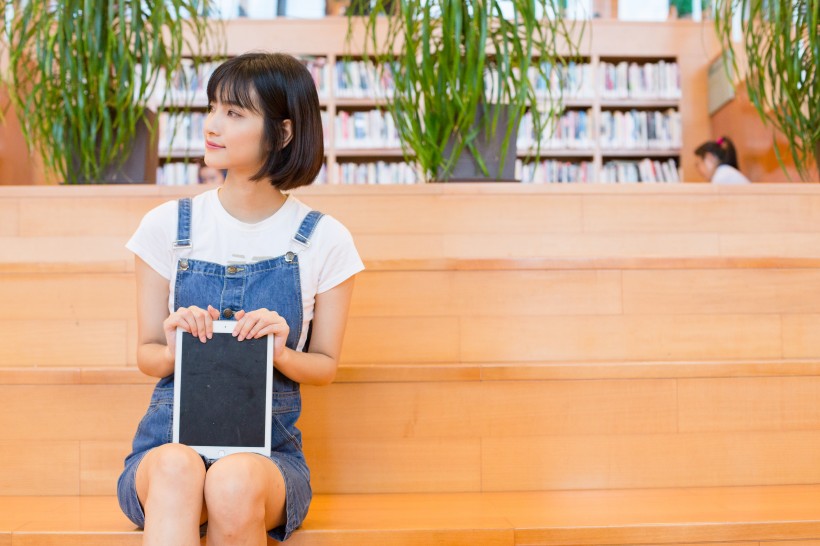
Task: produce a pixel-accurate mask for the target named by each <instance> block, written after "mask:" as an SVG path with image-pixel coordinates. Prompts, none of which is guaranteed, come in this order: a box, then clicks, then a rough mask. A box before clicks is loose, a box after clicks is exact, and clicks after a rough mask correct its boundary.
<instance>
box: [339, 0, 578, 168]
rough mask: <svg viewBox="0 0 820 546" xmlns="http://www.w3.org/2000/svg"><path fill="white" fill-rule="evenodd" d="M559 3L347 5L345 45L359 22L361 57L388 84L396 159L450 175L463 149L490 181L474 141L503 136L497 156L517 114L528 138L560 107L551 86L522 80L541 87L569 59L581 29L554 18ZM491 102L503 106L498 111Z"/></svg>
mask: <svg viewBox="0 0 820 546" xmlns="http://www.w3.org/2000/svg"><path fill="white" fill-rule="evenodd" d="M563 5H564V2H563V1H562V0H508V1H506V2H502V1H499V0H424V1H418V0H351V5H350V7H349V12H348V13H349V14H351V15H350V18H349V20H348V22H349V26H348V45H349V46H353V45H354V44H353V42H352V40H353V38H354V36H360V34H359V33H358V32H357V31H358V27H359V26H360V25H364V43H363V44H359V45H360V47H361V49H362V50H363V52H364V53H363V57H364V59H365V60H366V61H370V62H373V63H374V64H375V65H376V67H377V69H378V70H380V71H382V74H381V76H382V77H385V76H387V79H392V81H393V82H394V84H395V93H394V94H393V95H392V96H388V97H387V108H388V109H389V110H390V113H391V115H392V116H393V119H394V121H395V124H396V129H397V131H398V133H399V137H400V139H401V141H402V147H403V149H404V152H405V156H406V157H407V159H408V160H409V161H415V162H416V163H417V164H418V165H419V166H420V168H421V169H422V170H423V171H424V175H425V177H426V178H427V179H428V180H432V179H440V180H441V179H443V180H446V179H448V178H450V175H451V173H452V168H453V166H454V165H455V163H456V161H457V160H458V158H459V157H460V156H461V154H462V152H464V150H468V151H469V153H470V154H471V155H472V157H473V158H474V159H475V162H476V163H477V164H478V165H479V166H480V168H481V170H482V172H483V173H484V175H485V176H487V177H493V176H499V174H500V173H490V172H489V171H488V170H487V166H486V165H485V161H484V157H483V156H482V153H481V151H480V149H479V145H478V142H479V138H483V137H485V136H486V135H490V134H493V133H495V132H496V131H498V130H500V131H503V132H504V139H503V143H502V145H501V147H502V149H501V154H500V157H501V158H503V157H504V156H505V155H506V153H507V150H508V147H509V145H510V137H511V135H512V134H513V132H514V131H515V130H516V127H517V124H518V121H519V120H520V118H521V116H522V115H523V114H524V113H525V112H526V111H529V112H530V113H531V114H532V120H533V129H534V131H535V134H536V135H541V134H542V133H544V132H545V131H548V130H549V129H550V128H551V127H553V126H554V122H555V120H556V118H557V116H558V114H560V112H561V110H562V105H561V102H562V93H561V89H560V86H559V88H558V89H552V88H550V87H549V86H548V87H547V89H546V96H540V97H539V95H538V94H537V93H536V81H534V79H535V78H532V76H533V74H534V75H535V76H536V77H539V76H540V77H541V78H543V79H545V80H546V81H547V82H549V81H550V72H551V71H552V70H554V69H556V68H557V67H560V66H562V65H565V64H566V62H567V60H568V59H572V58H575V57H577V56H578V54H579V47H578V44H579V42H580V41H581V39H582V37H583V33H584V29H585V24H584V23H583V22H580V21H575V20H569V19H566V18H564V17H563V15H562V13H563V9H564V6H563ZM356 13H366V14H368V15H367V16H365V17H363V18H360V17H357V16H355V15H353V14H356ZM384 72H389V74H384ZM496 105H504V106H505V108H506V113H505V114H502V112H503V111H504V109H503V108H497V107H495V106H496ZM487 113H490V115H487ZM477 119H479V121H478V122H477ZM499 120H501V122H500V121H499ZM537 142H538V143H539V145H538V148H537V149H536V150H535V157H536V159H537V157H538V156H539V155H540V139H537ZM501 169H503V161H502V165H501Z"/></svg>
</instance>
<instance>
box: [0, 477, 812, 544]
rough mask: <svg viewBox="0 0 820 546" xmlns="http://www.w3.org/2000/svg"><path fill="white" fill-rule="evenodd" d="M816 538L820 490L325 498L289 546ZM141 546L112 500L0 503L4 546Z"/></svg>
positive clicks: (5, 500)
mask: <svg viewBox="0 0 820 546" xmlns="http://www.w3.org/2000/svg"><path fill="white" fill-rule="evenodd" d="M818 537H820V486H816V485H811V486H772V487H740V488H731V487H727V488H677V489H649V490H605V491H550V492H501V493H434V494H429V493H428V494H424V493H417V494H413V493H404V494H392V495H379V494H371V495H341V494H339V495H317V496H316V497H315V498H314V500H313V503H312V505H311V508H310V513H309V514H308V517H307V520H306V521H305V523H304V525H303V527H302V529H300V530H298V531H297V532H296V533H295V534H294V535H293V537H292V538H291V539H290V540H289V541H288V542H287V544H289V545H291V546H340V545H356V546H382V545H386V544H389V545H390V546H428V545H431V544H446V545H449V546H474V545H481V546H513V545H516V546H534V545H556V546H557V545H562V546H569V545H572V546H578V545H599V544H601V545H603V544H606V545H613V546H614V545H638V544H640V545H646V546H652V545H655V546H659V545H666V544H669V545H675V546H695V545H696V544H697V545H700V546H719V545H725V546H764V545H765V546H817V545H818V544H820V540H818ZM141 539H142V536H141V533H140V532H139V531H138V530H136V529H135V528H134V527H133V525H131V524H130V522H128V521H127V520H126V519H125V518H124V516H122V514H121V513H120V511H119V508H118V506H117V501H116V498H114V497H110V496H109V497H77V496H72V497H0V546H10V545H13V546H54V545H58V544H59V545H61V546H137V545H139V544H140V543H141ZM798 541H799V542H798ZM269 543H270V544H274V541H269ZM203 544H204V542H203Z"/></svg>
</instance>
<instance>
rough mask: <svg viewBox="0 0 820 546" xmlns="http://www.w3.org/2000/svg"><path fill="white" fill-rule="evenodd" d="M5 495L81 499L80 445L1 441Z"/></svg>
mask: <svg viewBox="0 0 820 546" xmlns="http://www.w3.org/2000/svg"><path fill="white" fill-rule="evenodd" d="M0 461H3V464H2V465H0V491H2V492H3V495H78V494H79V492H80V445H79V442H66V441H57V440H45V441H16V440H12V441H10V440H0Z"/></svg>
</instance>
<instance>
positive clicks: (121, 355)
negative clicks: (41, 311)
mask: <svg viewBox="0 0 820 546" xmlns="http://www.w3.org/2000/svg"><path fill="white" fill-rule="evenodd" d="M126 326H127V321H125V320H50V319H49V318H47V317H44V318H41V319H38V320H21V321H17V320H3V321H0V367H21V366H69V367H70V366H125V364H126V355H125V352H126V335H127V332H126Z"/></svg>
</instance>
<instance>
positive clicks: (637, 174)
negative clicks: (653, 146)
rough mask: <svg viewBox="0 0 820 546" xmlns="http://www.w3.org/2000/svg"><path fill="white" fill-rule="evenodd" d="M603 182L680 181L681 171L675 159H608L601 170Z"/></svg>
mask: <svg viewBox="0 0 820 546" xmlns="http://www.w3.org/2000/svg"><path fill="white" fill-rule="evenodd" d="M600 179H601V182H603V183H616V182H617V183H637V182H642V183H655V182H667V183H669V182H673V183H674V182H680V172H679V171H678V165H677V163H676V162H675V160H674V159H667V160H665V161H661V160H657V159H654V160H653V159H649V158H644V159H642V160H640V161H620V160H619V161H608V162H606V163H605V164H604V166H603V169H602V172H601V177H600Z"/></svg>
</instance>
